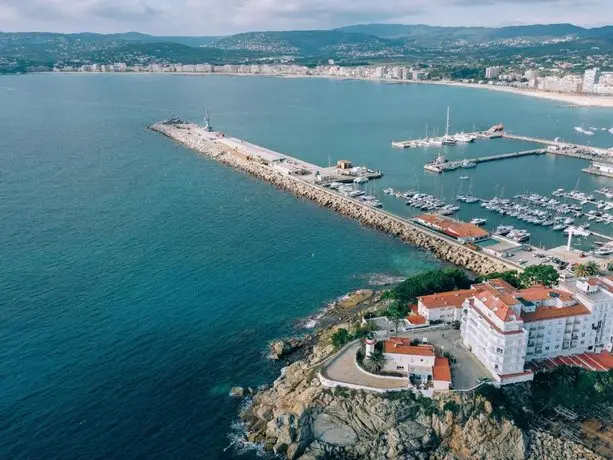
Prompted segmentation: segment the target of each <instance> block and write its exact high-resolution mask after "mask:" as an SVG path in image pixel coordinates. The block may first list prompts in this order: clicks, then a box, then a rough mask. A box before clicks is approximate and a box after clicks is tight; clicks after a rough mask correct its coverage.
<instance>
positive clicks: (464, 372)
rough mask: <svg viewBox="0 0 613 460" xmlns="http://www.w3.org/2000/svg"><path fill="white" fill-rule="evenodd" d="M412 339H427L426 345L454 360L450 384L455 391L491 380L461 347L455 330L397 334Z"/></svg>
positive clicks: (459, 338)
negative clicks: (447, 354) (446, 353)
mask: <svg viewBox="0 0 613 460" xmlns="http://www.w3.org/2000/svg"><path fill="white" fill-rule="evenodd" d="M399 335H400V336H401V337H410V338H412V339H423V338H426V339H428V343H429V344H431V345H433V346H434V347H436V348H437V349H438V350H439V351H440V352H441V353H442V352H449V353H451V356H453V357H454V358H455V360H456V362H455V363H450V364H451V382H452V384H453V388H454V389H455V390H468V389H470V388H473V387H475V386H476V385H477V384H478V383H479V379H480V378H482V377H486V378H488V379H490V380H491V379H492V375H491V374H490V372H489V371H488V370H487V369H486V368H485V367H484V366H483V364H481V362H480V361H479V360H478V359H477V358H476V357H475V356H474V355H473V354H472V353H471V352H469V351H468V350H466V348H464V345H462V337H461V335H460V331H456V330H455V329H451V328H445V329H419V330H415V331H411V332H406V333H402V334H399Z"/></svg>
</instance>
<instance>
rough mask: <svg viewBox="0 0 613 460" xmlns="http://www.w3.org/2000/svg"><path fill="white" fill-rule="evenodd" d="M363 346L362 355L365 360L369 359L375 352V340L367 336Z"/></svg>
mask: <svg viewBox="0 0 613 460" xmlns="http://www.w3.org/2000/svg"><path fill="white" fill-rule="evenodd" d="M364 344H365V345H364V355H365V357H366V358H370V355H372V354H373V352H374V351H375V345H376V344H377V340H376V339H375V338H374V337H372V336H368V337H367V338H366V340H365V341H364Z"/></svg>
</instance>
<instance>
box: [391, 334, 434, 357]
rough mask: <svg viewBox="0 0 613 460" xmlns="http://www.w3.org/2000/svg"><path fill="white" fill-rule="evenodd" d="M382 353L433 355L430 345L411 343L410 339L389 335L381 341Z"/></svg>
mask: <svg viewBox="0 0 613 460" xmlns="http://www.w3.org/2000/svg"><path fill="white" fill-rule="evenodd" d="M383 353H396V354H401V355H416V356H431V357H434V348H433V347H432V345H411V339H408V338H401V337H390V338H389V339H388V340H385V341H384V342H383Z"/></svg>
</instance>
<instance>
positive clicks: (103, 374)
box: [0, 75, 613, 459]
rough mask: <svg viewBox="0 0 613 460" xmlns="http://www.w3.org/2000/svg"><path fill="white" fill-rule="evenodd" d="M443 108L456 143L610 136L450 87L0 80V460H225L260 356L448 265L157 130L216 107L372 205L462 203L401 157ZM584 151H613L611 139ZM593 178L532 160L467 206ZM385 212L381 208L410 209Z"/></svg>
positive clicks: (540, 104) (527, 104)
mask: <svg viewBox="0 0 613 460" xmlns="http://www.w3.org/2000/svg"><path fill="white" fill-rule="evenodd" d="M448 104H449V105H451V106H452V108H453V109H452V110H453V123H454V127H456V129H457V130H460V129H464V130H468V129H471V128H472V125H473V123H475V124H476V125H477V127H486V126H489V125H490V124H492V123H493V122H498V121H503V122H504V123H505V124H506V125H507V126H508V127H509V130H511V131H514V132H518V133H525V134H529V135H536V136H544V137H556V136H560V135H563V136H566V137H569V138H571V137H572V138H574V137H575V133H574V131H573V129H572V128H573V126H577V125H581V124H583V125H585V126H586V127H587V126H597V127H601V126H602V127H605V126H606V127H610V126H611V125H612V122H613V111H611V110H604V109H577V108H568V107H561V106H560V105H559V104H557V103H555V102H548V101H541V100H534V99H530V98H522V97H518V96H514V95H509V94H499V93H491V92H487V91H478V90H468V89H463V88H445V87H438V86H436V87H430V86H421V85H419V86H412V85H411V86H409V85H389V84H380V83H370V82H360V81H330V80H317V79H312V80H302V79H275V78H259V77H253V78H241V77H226V76H213V77H181V76H172V75H29V76H16V77H2V78H0V107H1V108H2V110H1V111H0V126H1V128H0V133H1V135H0V216H1V218H2V224H1V225H0V257H1V260H2V264H0V295H1V297H0V300H1V303H0V363H2V366H0V414H1V415H2V416H1V417H0V458H11V459H30V458H43V457H44V458H49V459H56V458H57V459H60V458H61V459H66V458H70V459H78V458H88V459H92V458H93V459H96V458H100V459H102V458H127V459H130V458H168V459H171V458H172V459H175V458H232V457H233V456H234V455H235V454H234V453H232V452H231V451H227V452H224V451H223V449H224V447H226V446H227V445H228V438H227V433H228V431H229V429H230V425H231V423H232V421H233V420H234V419H235V415H236V410H237V404H238V402H237V401H235V400H231V399H230V398H229V397H228V396H227V393H228V391H229V389H230V387H231V386H233V385H251V386H254V385H259V384H262V383H266V382H269V381H271V380H272V379H273V378H274V377H275V376H276V375H277V373H278V371H279V369H278V367H276V366H275V365H273V364H271V363H270V362H268V361H267V360H266V359H265V357H264V351H265V345H266V343H267V341H269V340H271V339H273V338H275V337H278V336H281V335H284V334H288V333H291V332H292V331H293V330H294V329H295V322H296V321H297V320H299V319H301V318H303V317H305V316H307V315H309V314H311V313H313V312H314V311H315V310H317V309H318V308H320V307H321V306H322V304H323V303H324V302H325V301H326V300H329V299H331V298H333V297H335V296H338V295H341V294H343V293H345V292H347V291H348V290H350V289H354V288H358V287H362V286H365V285H367V284H368V280H369V279H371V278H372V277H373V276H374V275H376V274H379V273H386V274H391V275H407V274H410V273H414V272H416V271H419V270H422V269H424V268H426V267H433V266H436V265H437V264H438V262H437V261H436V260H434V259H433V258H432V257H431V256H430V255H428V254H425V253H423V252H421V251H418V250H415V249H412V248H410V247H408V246H405V245H402V244H400V243H398V242H397V241H395V240H393V239H392V238H389V237H387V236H384V235H381V234H380V233H377V232H375V231H372V230H369V229H365V228H363V227H361V226H360V225H358V224H357V223H356V222H353V221H351V220H347V219H345V218H342V217H340V216H337V215H335V214H333V213H331V212H329V211H328V210H325V209H322V208H319V207H317V206H315V205H314V204H312V203H310V202H306V201H301V200H299V199H296V198H294V197H292V196H289V195H287V194H285V193H283V192H280V191H278V190H276V189H274V188H273V187H271V186H269V185H268V184H265V183H262V182H259V181H257V180H254V179H252V178H250V177H247V176H245V175H243V174H241V173H238V172H236V171H233V170H230V169H227V168H224V167H222V166H220V165H218V164H216V163H215V162H213V161H210V160H207V159H204V158H201V157H199V156H197V155H195V154H193V153H192V152H190V151H189V150H186V149H184V148H182V147H181V146H179V145H176V144H174V143H172V142H171V141H169V140H168V139H166V138H164V137H162V136H160V135H158V134H155V133H153V132H150V131H148V130H147V129H145V128H146V126H147V125H148V124H150V123H152V122H154V121H157V120H159V119H163V118H166V117H168V116H170V115H178V116H181V117H183V118H187V119H190V120H194V121H198V120H200V119H201V116H202V113H203V111H204V109H208V110H209V111H210V112H211V113H212V115H213V123H214V124H215V126H216V128H217V129H221V130H224V131H227V132H230V133H232V134H234V135H236V136H238V137H242V138H244V139H246V140H250V141H253V142H256V143H259V144H262V145H265V146H267V147H270V148H273V149H277V150H280V151H284V152H287V153H290V154H294V155H296V156H299V157H301V158H304V159H307V160H309V161H312V162H315V163H320V164H327V162H328V157H329V156H330V157H331V158H332V160H336V159H339V158H341V157H342V158H349V159H351V160H353V161H354V162H356V163H368V164H369V165H372V166H374V167H378V168H381V169H383V171H384V172H385V174H386V176H385V178H384V179H383V180H381V181H380V182H378V183H377V187H378V188H380V189H381V190H382V189H383V188H384V187H386V186H390V185H391V186H394V187H396V188H409V187H417V186H418V187H419V188H421V189H424V190H426V191H433V192H437V193H438V192H439V191H440V193H452V192H453V193H455V190H454V189H455V188H456V187H457V184H458V181H457V178H456V177H454V176H453V174H454V173H451V174H450V175H443V176H429V175H426V174H424V172H423V169H422V166H423V163H424V161H427V160H428V159H429V158H430V157H431V156H433V155H434V153H435V151H421V150H420V151H417V150H415V151H398V150H393V149H391V148H390V141H391V140H392V139H397V138H405V137H406V138H408V137H421V136H423V134H425V123H426V122H428V123H429V125H430V126H431V127H432V126H436V125H439V126H442V125H443V123H444V118H445V110H446V106H447V105H448ZM575 140H579V139H575ZM590 140H591V142H593V143H598V144H599V145H603V146H609V145H613V136H610V135H608V134H606V133H604V132H602V133H601V132H599V133H598V134H597V135H596V136H593V138H592V139H590ZM498 142H503V144H500V143H498ZM524 146H525V145H524V144H523V143H514V142H511V141H492V142H484V143H480V144H476V145H474V146H470V147H466V148H465V149H466V150H467V151H468V152H469V153H467V155H468V156H480V155H485V154H486V153H500V152H502V151H505V149H506V150H507V151H510V150H514V149H515V148H516V147H519V148H518V150H521V149H522V148H523V147H524ZM447 154H448V155H449V156H450V157H454V156H457V157H459V158H463V157H464V153H463V152H462V151H460V150H459V149H456V150H455V151H453V150H449V152H447ZM584 163H585V162H581V161H579V160H573V159H566V158H556V157H547V158H544V157H543V158H526V159H521V160H515V161H506V162H499V163H493V164H491V165H480V166H479V167H478V168H477V169H475V170H474V171H471V172H470V174H471V176H474V177H473V181H472V183H473V189H474V190H473V191H474V192H475V193H478V194H481V195H487V194H491V196H494V195H495V194H497V193H498V190H499V189H500V188H501V187H504V188H505V190H506V192H505V193H506V194H513V193H519V192H523V191H525V190H526V189H529V190H531V191H535V192H540V191H542V192H546V191H551V190H553V189H555V188H558V187H567V188H570V187H573V186H575V184H576V182H577V179H579V178H580V186H579V188H581V189H584V190H586V191H588V190H592V189H594V188H597V187H601V186H605V185H609V186H613V181H610V180H605V179H597V178H592V177H589V176H586V175H583V174H582V173H581V172H579V166H581V165H583V164H584ZM386 198H387V199H386V201H385V207H386V208H388V209H397V210H398V211H399V212H407V211H408V210H407V209H406V208H405V207H402V206H401V203H400V202H398V201H395V200H394V199H392V198H389V197H386ZM462 212H463V213H465V214H468V215H473V214H474V212H473V211H471V210H470V209H464V210H463V211H462ZM544 235H546V234H544ZM543 238H544V239H546V238H547V237H546V236H543ZM552 242H553V243H557V241H552Z"/></svg>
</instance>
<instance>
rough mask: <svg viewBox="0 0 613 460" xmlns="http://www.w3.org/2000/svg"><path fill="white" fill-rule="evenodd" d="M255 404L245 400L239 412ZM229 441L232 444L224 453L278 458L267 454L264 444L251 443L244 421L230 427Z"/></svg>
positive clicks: (236, 421)
mask: <svg viewBox="0 0 613 460" xmlns="http://www.w3.org/2000/svg"><path fill="white" fill-rule="evenodd" d="M252 404H253V399H252V398H245V399H244V400H243V403H242V404H241V406H240V408H239V412H243V411H246V410H247V409H249V408H250V407H251V406H252ZM228 440H229V441H230V444H228V446H227V447H226V448H225V449H224V452H227V451H232V453H233V454H234V455H236V456H240V455H245V454H256V455H257V456H258V457H261V458H264V459H273V458H276V457H277V456H276V455H275V454H273V453H271V452H266V451H265V450H264V446H263V445H262V444H257V443H255V442H251V441H249V440H248V439H247V431H246V430H245V423H244V422H243V421H242V420H238V419H237V420H235V421H234V422H232V424H231V425H230V432H229V433H228Z"/></svg>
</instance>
